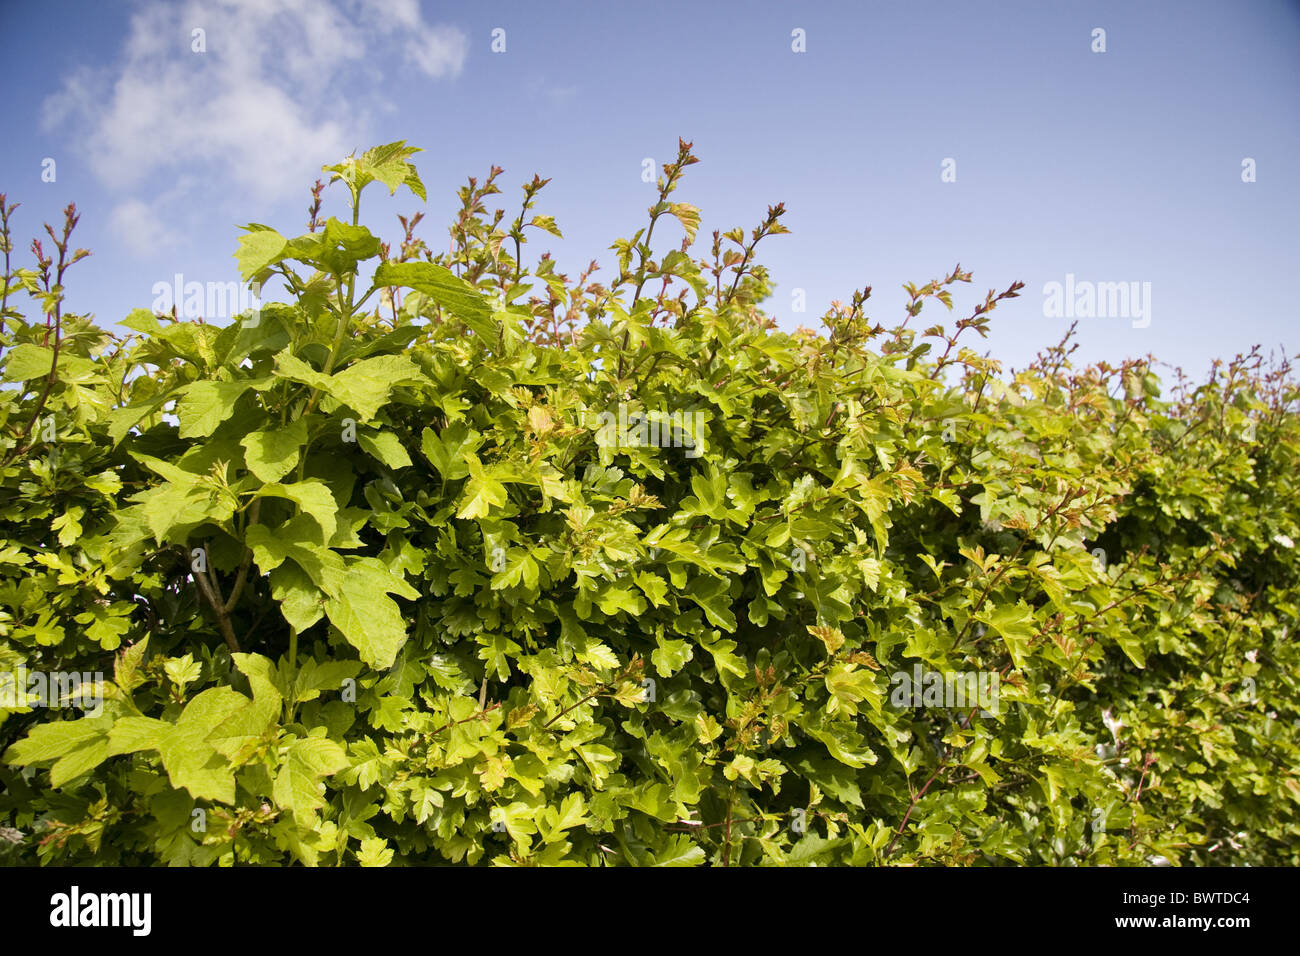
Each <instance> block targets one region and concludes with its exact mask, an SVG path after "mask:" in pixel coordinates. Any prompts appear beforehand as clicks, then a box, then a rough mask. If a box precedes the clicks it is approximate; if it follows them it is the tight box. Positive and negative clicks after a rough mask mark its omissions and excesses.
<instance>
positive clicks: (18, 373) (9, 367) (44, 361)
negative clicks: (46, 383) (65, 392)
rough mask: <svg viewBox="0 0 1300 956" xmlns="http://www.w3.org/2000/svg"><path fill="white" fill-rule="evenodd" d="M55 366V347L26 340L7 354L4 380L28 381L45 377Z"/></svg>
mask: <svg viewBox="0 0 1300 956" xmlns="http://www.w3.org/2000/svg"><path fill="white" fill-rule="evenodd" d="M53 366H54V349H50V348H42V347H41V346H39V345H32V344H31V343H29V342H24V343H23V344H22V345H18V346H15V347H14V349H13V350H12V351H11V352H9V353H8V354H7V355H6V356H5V372H4V380H5V381H6V382H27V381H31V380H32V379H34V378H45V377H46V376H48V375H49V374H50V369H51V368H52V367H53Z"/></svg>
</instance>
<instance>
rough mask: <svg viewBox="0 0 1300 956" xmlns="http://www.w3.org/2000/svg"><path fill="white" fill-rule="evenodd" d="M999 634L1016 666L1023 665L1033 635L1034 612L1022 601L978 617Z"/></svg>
mask: <svg viewBox="0 0 1300 956" xmlns="http://www.w3.org/2000/svg"><path fill="white" fill-rule="evenodd" d="M978 619H979V620H980V621H983V622H984V623H985V624H987V625H988V626H989V627H991V628H992V629H993V630H995V631H997V632H998V634H999V635H1001V637H1002V639H1003V640H1004V641H1005V642H1006V645H1007V650H1008V651H1009V652H1010V654H1011V659H1012V660H1013V661H1015V664H1016V667H1017V668H1019V667H1023V666H1024V665H1025V661H1026V660H1027V659H1028V656H1029V642H1030V640H1031V639H1032V638H1033V636H1034V614H1033V611H1031V610H1030V608H1029V606H1028V605H1027V604H1025V603H1024V601H1019V602H1017V603H1016V604H1014V605H1003V606H1001V607H998V608H995V609H994V610H993V611H992V612H991V613H987V612H986V613H983V614H981V615H979V618H978Z"/></svg>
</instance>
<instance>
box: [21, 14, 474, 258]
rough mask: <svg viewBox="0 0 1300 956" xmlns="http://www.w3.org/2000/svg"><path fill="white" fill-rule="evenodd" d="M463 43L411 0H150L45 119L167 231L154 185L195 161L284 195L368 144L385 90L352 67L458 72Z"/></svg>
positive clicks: (125, 212) (152, 223) (133, 219)
mask: <svg viewBox="0 0 1300 956" xmlns="http://www.w3.org/2000/svg"><path fill="white" fill-rule="evenodd" d="M195 31H202V33H195ZM199 46H201V47H202V48H203V50H202V52H199V51H198V50H196V49H195V48H196V47H199ZM468 49H469V43H468V38H467V37H466V36H465V34H464V33H463V32H462V31H460V30H458V29H456V28H454V27H450V26H445V25H437V24H430V23H426V22H425V20H424V18H423V16H422V14H421V11H420V6H419V4H418V3H417V2H416V0H398V2H380V0H333V2H331V0H210V2H202V0H188V2H184V3H177V4H172V3H151V4H148V5H146V6H144V7H142V8H140V9H139V10H138V11H137V12H136V13H135V14H134V15H133V16H132V18H131V23H130V28H129V31H128V36H127V39H126V41H125V43H124V44H123V47H122V49H121V50H120V51H119V53H118V55H117V57H116V58H115V60H114V61H113V62H111V63H109V64H107V65H105V66H100V67H97V68H86V69H83V70H81V71H78V72H76V73H74V74H72V75H71V76H69V77H68V78H67V79H66V80H65V81H64V83H63V85H62V87H61V88H60V89H59V90H57V91H56V92H55V93H53V94H52V95H50V96H49V97H48V98H47V99H46V100H45V102H44V104H43V122H44V125H45V127H46V129H47V131H49V130H61V131H67V132H69V133H70V134H71V135H74V136H76V137H77V144H78V149H79V151H80V152H81V153H82V155H84V156H85V157H86V159H87V162H88V163H89V165H90V167H91V169H92V171H93V172H94V174H95V175H96V176H97V177H98V178H99V179H100V180H101V181H102V182H103V183H104V184H105V185H107V186H109V187H110V188H112V189H115V190H118V191H121V192H123V193H131V194H134V195H130V196H128V197H127V198H124V199H123V200H121V205H120V207H119V208H118V210H117V211H116V212H115V213H114V215H113V218H114V222H115V223H120V224H121V225H123V226H124V227H125V226H127V225H130V224H135V225H138V226H140V227H141V228H143V229H146V231H149V232H150V234H154V235H168V233H167V231H166V229H164V228H163V227H162V222H161V219H160V216H162V215H163V212H162V211H161V210H160V209H159V208H158V206H159V202H158V200H156V199H155V200H153V201H152V202H151V203H149V202H145V201H144V200H142V199H141V198H140V195H139V194H141V193H143V192H144V191H145V190H151V191H152V192H153V193H157V192H158V191H159V189H158V187H159V186H160V185H162V186H163V187H164V188H165V186H166V184H168V183H169V182H171V181H173V180H175V179H176V178H177V177H181V176H190V175H197V176H199V177H201V178H202V179H204V180H206V181H208V182H209V183H211V184H213V185H219V186H222V187H229V188H234V189H238V190H240V191H242V192H244V193H246V194H249V195H251V196H254V197H256V198H258V199H261V200H265V199H269V198H273V197H276V196H280V197H282V196H283V195H284V194H285V192H286V190H294V189H299V188H300V187H302V186H303V184H304V183H309V182H310V181H311V179H312V178H313V177H314V176H316V175H318V174H319V170H320V166H321V164H322V163H324V162H332V161H335V160H337V159H338V158H340V157H341V156H344V155H346V154H347V153H349V152H351V151H352V150H353V149H355V148H357V146H358V145H369V144H368V143H364V142H362V139H363V138H364V130H365V126H366V120H367V116H368V114H369V111H370V110H371V109H375V108H382V107H383V106H384V105H385V104H384V103H383V102H382V100H380V99H378V96H377V95H376V94H367V95H365V96H357V95H355V93H354V91H355V89H356V88H357V87H359V86H362V84H356V85H355V86H354V85H351V84H348V83H347V78H348V76H349V74H355V73H356V72H357V71H366V70H368V69H369V68H370V65H371V64H374V63H382V62H391V61H392V60H393V59H395V58H400V59H401V60H403V61H405V62H406V63H408V64H410V65H411V66H413V67H414V68H415V69H416V70H418V71H420V72H421V73H423V74H424V75H425V76H427V77H429V78H430V79H444V78H450V77H455V76H456V75H458V74H459V73H460V71H461V70H462V68H463V66H464V63H465V58H466V56H467V54H468ZM364 88H365V89H367V90H373V89H374V88H375V87H374V85H373V84H369V83H367V84H364ZM133 245H134V243H133Z"/></svg>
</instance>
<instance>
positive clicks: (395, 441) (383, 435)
mask: <svg viewBox="0 0 1300 956" xmlns="http://www.w3.org/2000/svg"><path fill="white" fill-rule="evenodd" d="M357 443H358V444H359V445H360V446H361V447H362V448H364V449H365V451H366V454H368V455H370V456H371V457H373V458H378V459H379V460H380V461H382V462H383V463H384V464H385V465H387V466H388V467H389V468H409V467H410V465H411V457H410V456H409V455H408V454H407V453H406V449H405V448H403V447H402V442H401V439H399V438H398V437H397V436H396V435H394V434H393V433H392V432H375V433H374V434H371V433H369V432H365V431H359V432H357Z"/></svg>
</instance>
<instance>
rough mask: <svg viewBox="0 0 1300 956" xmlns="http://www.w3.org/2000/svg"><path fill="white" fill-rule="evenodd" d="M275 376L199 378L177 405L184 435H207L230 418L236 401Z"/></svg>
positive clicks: (192, 436) (177, 412) (181, 432)
mask: <svg viewBox="0 0 1300 956" xmlns="http://www.w3.org/2000/svg"><path fill="white" fill-rule="evenodd" d="M270 382H271V379H257V380H254V379H248V378H245V379H239V380H237V381H234V382H213V381H198V382H195V383H194V384H192V385H188V386H186V387H185V389H184V390H183V391H182V395H183V396H184V397H183V398H182V399H181V400H180V401H179V402H178V403H177V405H176V417H177V418H178V419H180V423H181V425H180V437H181V438H206V437H207V436H209V435H211V434H212V433H213V432H214V431H216V430H217V426H218V425H220V424H221V423H222V422H224V421H225V420H226V419H227V418H229V417H230V415H231V413H232V412H233V411H234V410H235V403H236V402H238V401H239V398H240V396H242V395H243V394H244V393H245V392H246V391H248V390H249V389H250V388H259V387H264V386H266V385H268V384H269V383H270Z"/></svg>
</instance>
